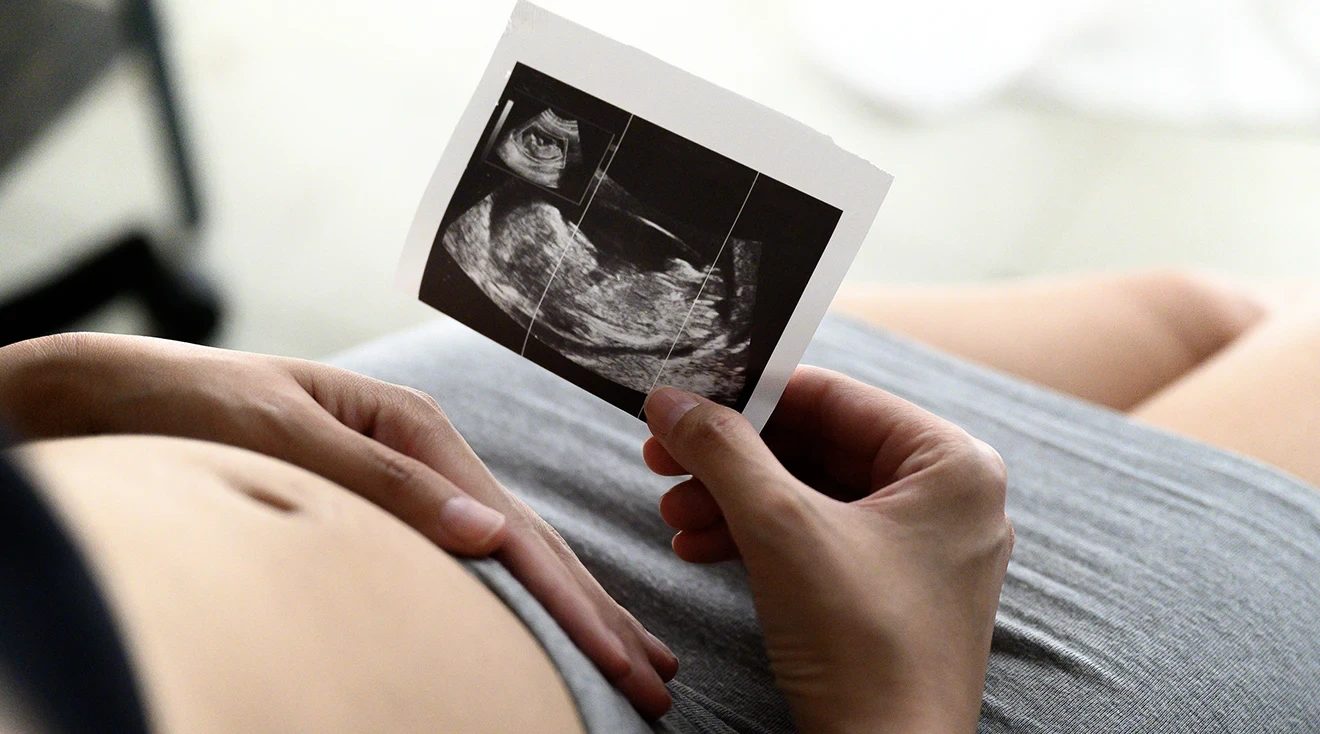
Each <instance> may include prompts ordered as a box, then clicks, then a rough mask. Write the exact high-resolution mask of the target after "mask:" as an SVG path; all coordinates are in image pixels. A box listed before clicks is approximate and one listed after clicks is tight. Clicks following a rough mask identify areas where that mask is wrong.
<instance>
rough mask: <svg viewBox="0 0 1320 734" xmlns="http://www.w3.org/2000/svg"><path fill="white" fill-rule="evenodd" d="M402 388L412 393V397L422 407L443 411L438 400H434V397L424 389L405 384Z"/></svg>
mask: <svg viewBox="0 0 1320 734" xmlns="http://www.w3.org/2000/svg"><path fill="white" fill-rule="evenodd" d="M403 389H404V390H405V391H407V392H408V393H409V394H410V395H412V397H413V399H414V400H416V401H418V404H419V405H421V406H422V407H425V408H427V409H428V410H434V411H436V412H439V413H443V412H444V410H443V409H441V407H440V401H438V400H436V399H435V398H434V397H432V395H431V394H430V393H428V392H426V391H425V390H418V389H417V388H415V387H408V386H406V385H405V386H403Z"/></svg>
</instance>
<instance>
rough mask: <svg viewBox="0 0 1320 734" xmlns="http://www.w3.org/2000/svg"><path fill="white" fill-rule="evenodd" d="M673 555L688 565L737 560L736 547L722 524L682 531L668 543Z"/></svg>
mask: <svg viewBox="0 0 1320 734" xmlns="http://www.w3.org/2000/svg"><path fill="white" fill-rule="evenodd" d="M670 546H671V547H672V548H673V549H674V555H676V556H678V557H679V558H680V559H682V560H684V561H687V562H688V563H700V564H708V563H720V562H722V561H731V560H733V559H735V558H739V557H740V555H739V553H738V546H737V545H736V544H735V543H734V542H733V536H732V535H730V534H729V528H728V526H727V525H725V524H724V523H720V524H719V525H718V526H716V527H713V528H708V529H706V530H697V531H692V530H682V531H679V533H678V534H676V535H675V536H674V538H673V540H671V541H670Z"/></svg>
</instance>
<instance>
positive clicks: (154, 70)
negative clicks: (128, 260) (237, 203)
mask: <svg viewBox="0 0 1320 734" xmlns="http://www.w3.org/2000/svg"><path fill="white" fill-rule="evenodd" d="M123 12H124V21H125V24H126V27H127V29H128V30H127V32H128V35H129V38H130V39H132V41H133V43H135V44H136V45H137V46H138V47H139V48H140V49H142V51H143V53H144V54H145V55H146V57H147V62H148V63H147V66H148V67H149V73H150V75H151V82H152V87H153V89H154V90H155V93H156V94H155V97H156V102H157V104H158V105H160V115H161V118H162V121H163V122H164V125H165V133H166V136H165V137H166V141H167V143H168V145H169V152H170V160H171V162H172V164H173V168H174V178H175V182H176V185H177V186H178V193H179V202H180V205H181V206H182V207H183V220H184V224H185V225H186V226H187V228H188V229H189V230H195V229H196V228H197V226H198V224H199V223H200V222H201V220H202V205H201V199H200V198H199V197H198V195H197V178H196V174H195V173H194V169H193V165H192V159H191V157H190V154H189V148H188V138H187V134H186V131H185V130H184V128H183V123H182V121H181V119H180V113H179V104H178V101H177V97H176V95H175V91H174V90H175V87H174V85H173V82H172V71H171V67H170V64H169V60H168V59H167V58H166V56H165V53H164V50H163V49H162V48H161V33H160V22H159V21H158V20H157V17H156V12H155V9H154V8H153V7H152V5H151V0H126V2H125V3H124V9H123Z"/></svg>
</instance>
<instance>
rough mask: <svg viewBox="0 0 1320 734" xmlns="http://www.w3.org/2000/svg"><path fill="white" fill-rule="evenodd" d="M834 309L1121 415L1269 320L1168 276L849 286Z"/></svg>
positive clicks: (1248, 303) (1215, 291)
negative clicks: (938, 285)
mask: <svg viewBox="0 0 1320 734" xmlns="http://www.w3.org/2000/svg"><path fill="white" fill-rule="evenodd" d="M834 308H835V309H836V310H838V311H841V312H843V313H847V314H850V315H853V316H855V317H858V318H861V319H862V320H864V321H868V322H870V323H872V324H875V325H878V326H882V327H884V328H886V329H889V330H891V331H894V332H896V333H899V334H903V335H905V336H909V337H911V338H914V339H916V340H918V341H921V342H925V343H927V344H930V345H931V346H934V347H937V348H940V349H944V350H945V351H949V352H952V353H954V354H958V355H960V356H963V357H966V358H968V359H971V360H974V361H977V362H981V363H983V364H986V365H988V366H990V367H994V368H996V369H999V370H1002V371H1004V372H1008V373H1010V374H1013V375H1017V376H1019V377H1023V378H1026V379H1028V380H1032V381H1034V382H1038V383H1041V384H1044V385H1048V386H1049V387H1052V388H1055V389H1056V390H1061V391H1063V392H1067V393H1071V394H1073V395H1076V396H1078V397H1080V398H1083V399H1086V400H1090V401H1092V402H1096V403H1100V404H1102V405H1107V406H1109V407H1111V408H1115V409H1118V410H1128V409H1130V408H1132V407H1134V406H1136V405H1137V404H1139V403H1141V402H1142V401H1143V400H1145V399H1146V398H1148V397H1149V396H1151V395H1153V394H1154V393H1156V392H1157V391H1159V390H1160V389H1162V388H1163V387H1164V386H1166V385H1168V384H1169V383H1171V382H1173V381H1175V380H1177V379H1178V378H1179V377H1181V376H1182V375H1183V374H1185V373H1186V372H1188V371H1189V370H1191V369H1193V368H1194V367H1196V366H1197V365H1198V364H1200V363H1201V362H1202V361H1204V360H1205V359H1206V358H1208V357H1210V356H1211V355H1213V354H1215V353H1216V352H1218V351H1219V350H1220V349H1222V348H1224V347H1225V346H1226V345H1228V344H1229V343H1231V342H1232V341H1233V340H1235V339H1236V338H1238V337H1239V336H1240V335H1242V334H1243V333H1244V332H1245V331H1247V330H1248V329H1249V328H1250V327H1252V326H1253V325H1255V324H1256V323H1257V322H1259V321H1260V319H1261V318H1262V317H1263V316H1264V315H1265V314H1266V312H1267V306H1266V304H1265V303H1264V302H1262V300H1261V299H1259V298H1257V297H1256V296H1254V295H1252V294H1251V293H1250V292H1249V291H1247V290H1246V289H1242V288H1237V287H1234V286H1230V285H1228V284H1225V283H1221V282H1217V281H1214V280H1212V279H1209V278H1205V277H1200V276H1194V275H1188V274H1182V273H1176V272H1162V271H1161V272H1151V273H1138V274H1122V275H1090V276H1077V277H1066V278H1052V279H1041V280H1031V281H1021V282H1017V283H1009V284H1002V285H1000V284H995V285H986V286H968V287H957V288H935V287H915V288H865V289H852V290H846V291H844V292H842V293H841V294H840V295H839V297H838V298H837V299H836V300H835V302H834Z"/></svg>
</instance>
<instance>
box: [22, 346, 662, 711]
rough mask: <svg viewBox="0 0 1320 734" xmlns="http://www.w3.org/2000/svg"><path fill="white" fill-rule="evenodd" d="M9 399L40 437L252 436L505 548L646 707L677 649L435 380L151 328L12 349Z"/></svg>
mask: <svg viewBox="0 0 1320 734" xmlns="http://www.w3.org/2000/svg"><path fill="white" fill-rule="evenodd" d="M0 413H3V414H4V415H6V416H7V417H8V418H9V419H10V420H13V421H15V422H16V423H17V426H16V427H17V428H18V429H19V430H20V431H22V432H23V433H24V435H26V436H28V437H30V438H53V437H58V436H78V435H89V434H101V433H146V434H159V435H168V436H180V437H188V438H198V439H204V440H209V441H216V442H220V443H226V444H231V445H234V446H241V447H243V448H247V449H251V450H254V451H258V452H260V453H263V454H266V455H269V456H273V457H275V458H279V459H283V460H285V461H288V462H290V463H292V464H296V465H298V466H301V467H303V468H305V469H309V470H311V471H313V472H315V473H317V474H320V475H321V476H323V477H325V478H327V479H329V480H331V481H333V482H335V483H337V484H340V485H342V486H344V487H346V488H348V489H350V490H352V491H354V492H356V493H358V494H360V495H362V496H363V497H365V498H366V499H368V500H370V501H372V502H374V503H376V504H377V505H379V506H380V507H382V508H384V509H385V510H387V511H389V512H390V513H392V514H394V515H395V516H397V517H398V518H399V519H401V520H403V521H404V522H406V523H407V524H409V525H411V526H412V527H413V528H415V529H417V530H418V531H419V532H421V533H422V534H423V535H425V536H426V537H427V538H429V539H430V540H431V541H433V542H434V543H435V544H436V545H438V546H440V547H441V548H444V549H445V550H447V551H450V552H453V553H457V554H461V555H467V556H485V555H490V554H494V556H495V557H496V558H498V559H499V560H500V561H501V562H502V563H503V564H504V565H505V566H506V567H508V568H509V570H510V571H511V572H512V573H513V575H514V576H516V577H517V578H518V580H519V581H521V582H522V583H523V585H524V586H526V587H527V588H528V590H530V591H531V592H532V593H533V594H535V595H536V597H537V598H538V599H539V600H540V601H541V603H542V604H543V605H545V607H546V609H547V610H548V611H549V612H550V613H551V614H552V615H553V616H554V617H555V619H556V620H557V621H558V622H559V624H560V625H561V626H562V627H563V628H564V630H565V631H566V632H567V633H568V635H569V636H570V637H571V638H572V639H573V641H574V642H576V643H577V644H578V646H579V647H581V648H582V650H583V651H584V652H585V653H586V654H587V656H588V657H590V658H591V659H592V660H593V661H594V662H595V663H596V664H597V665H598V666H599V667H600V669H601V670H602V671H603V672H604V673H605V675H606V676H607V677H609V678H610V679H611V680H612V681H613V682H614V683H615V684H616V685H617V686H618V687H619V688H620V689H621V690H622V691H623V692H624V693H625V694H627V695H628V697H629V698H630V699H631V700H632V702H633V704H634V705H636V706H637V707H638V709H640V710H641V711H642V712H644V713H646V714H649V715H652V716H659V715H660V714H662V713H664V711H665V710H666V709H667V708H668V707H669V703H670V698H669V694H668V691H667V690H666V689H665V687H664V684H663V682H662V681H661V678H662V677H663V678H664V679H666V680H667V679H669V678H672V677H673V675H674V673H675V671H676V670H677V666H678V662H677V659H676V658H675V657H674V655H673V653H672V652H670V651H669V649H668V648H667V647H665V646H664V645H663V644H662V643H661V642H660V641H659V640H657V639H656V638H655V637H653V636H652V635H651V634H650V633H648V632H647V631H646V630H645V629H644V628H643V627H642V626H641V624H640V623H639V622H637V620H636V619H634V618H633V616H632V615H631V614H629V613H628V612H627V611H626V610H624V609H623V608H622V607H620V606H619V605H618V604H617V603H615V602H614V600H613V599H611V598H610V597H609V595H608V594H606V593H605V591H604V589H602V588H601V587H600V584H598V583H597V582H596V580H595V579H594V578H593V577H592V576H591V574H590V573H588V572H587V570H586V569H585V568H584V567H583V566H582V564H581V563H580V562H579V561H578V559H577V556H576V555H574V553H573V551H572V550H571V549H570V548H569V547H568V545H567V544H566V543H565V542H564V540H563V539H562V538H561V537H560V536H559V534H558V533H556V532H555V530H554V529H553V528H552V527H550V525H549V524H548V523H546V522H545V521H544V520H542V519H541V518H540V516H538V515H537V514H536V513H535V512H533V511H532V510H531V508H529V507H528V506H527V505H526V504H525V503H523V502H522V501H521V500H519V499H518V498H517V497H515V496H513V494H511V493H510V492H509V491H508V490H507V489H505V488H504V487H503V486H501V485H500V484H499V482H498V481H496V479H495V477H494V476H492V475H491V473H490V472H489V470H487V469H486V467H485V465H484V464H482V462H481V461H480V460H479V459H478V458H477V456H476V454H474V453H473V451H472V449H471V448H470V447H469V446H468V444H467V442H466V441H464V440H463V438H462V437H461V436H460V435H459V434H458V432H457V431H456V430H455V429H454V427H453V426H452V425H451V424H450V423H449V420H448V419H447V418H446V417H445V415H444V413H443V412H442V411H441V410H440V406H439V405H437V404H436V402H435V400H434V399H432V398H431V397H430V396H429V395H426V394H425V393H422V392H420V391H418V390H413V389H411V388H406V387H401V386H398V385H392V384H389V383H385V382H381V381H379V380H373V379H371V378H368V377H364V376H362V375H358V374H355V373H352V372H349V371H347V370H342V369H338V368H335V367H330V366H327V365H322V364H318V363H315V362H308V361H304V360H296V359H285V358H280V357H269V356H265V355H257V354H246V353H242V352H232V351H227V350H221V349H209V348H205V347H196V346H190V345H184V344H179V343H176V342H169V341H164V340H159V339H148V338H143V337H123V336H107V335H93V334H73V335H60V336H56V337H46V338H43V339H35V340H32V341H28V342H22V343H19V344H15V345H11V346H8V347H5V348H3V349H0Z"/></svg>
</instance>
